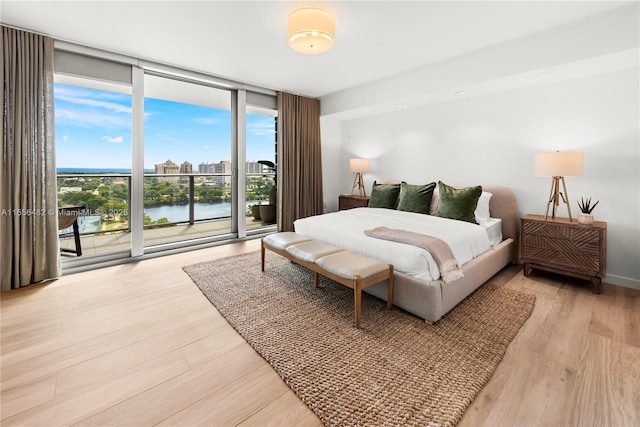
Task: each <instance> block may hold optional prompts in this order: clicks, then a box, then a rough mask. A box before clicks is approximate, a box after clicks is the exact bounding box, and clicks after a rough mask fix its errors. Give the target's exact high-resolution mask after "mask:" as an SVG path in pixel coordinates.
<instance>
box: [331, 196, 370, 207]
mask: <svg viewBox="0 0 640 427" xmlns="http://www.w3.org/2000/svg"><path fill="white" fill-rule="evenodd" d="M369 199H370V198H369V197H368V196H356V195H350V194H342V195H341V196H340V197H339V198H338V209H339V210H341V211H343V210H345V209H353V208H366V207H367V206H369Z"/></svg>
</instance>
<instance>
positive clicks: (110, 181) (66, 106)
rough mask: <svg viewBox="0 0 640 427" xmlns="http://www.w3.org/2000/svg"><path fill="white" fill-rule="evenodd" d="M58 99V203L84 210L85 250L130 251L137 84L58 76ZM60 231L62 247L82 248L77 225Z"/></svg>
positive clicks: (81, 227)
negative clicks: (133, 90) (133, 104)
mask: <svg viewBox="0 0 640 427" xmlns="http://www.w3.org/2000/svg"><path fill="white" fill-rule="evenodd" d="M54 99H55V107H54V108H55V122H56V169H57V173H58V176H57V191H58V206H60V207H69V206H73V207H77V208H80V209H81V210H80V215H79V216H78V219H77V221H78V229H79V233H81V235H82V239H81V242H82V243H81V250H82V252H83V253H84V254H87V255H91V254H96V253H108V252H119V251H127V250H128V249H129V247H130V228H129V211H130V209H129V200H130V196H129V194H130V184H131V86H130V85H127V84H120V83H115V82H104V81H98V80H92V79H88V78H78V77H71V76H64V75H57V76H56V83H55V86H54ZM59 235H60V246H61V248H63V249H73V250H74V251H75V250H76V243H75V239H74V235H73V229H72V227H69V228H67V229H64V230H60V232H59ZM62 254H63V255H64V256H65V258H66V257H72V256H75V255H73V253H72V252H69V251H64V252H62Z"/></svg>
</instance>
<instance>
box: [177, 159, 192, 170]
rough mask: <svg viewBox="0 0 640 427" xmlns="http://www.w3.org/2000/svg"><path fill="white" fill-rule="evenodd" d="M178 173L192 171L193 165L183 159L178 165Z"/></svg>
mask: <svg viewBox="0 0 640 427" xmlns="http://www.w3.org/2000/svg"><path fill="white" fill-rule="evenodd" d="M180 173H193V165H192V164H191V163H189V162H187V161H186V160H185V161H184V162H183V163H182V164H181V165H180Z"/></svg>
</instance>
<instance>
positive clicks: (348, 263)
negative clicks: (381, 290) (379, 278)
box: [316, 251, 389, 280]
mask: <svg viewBox="0 0 640 427" xmlns="http://www.w3.org/2000/svg"><path fill="white" fill-rule="evenodd" d="M316 264H317V265H318V266H319V267H321V268H322V269H324V270H326V271H328V272H329V273H333V274H335V275H336V276H339V277H343V278H345V279H350V280H353V279H355V278H356V276H360V278H361V279H364V278H367V277H369V276H373V275H374V274H376V273H380V272H381V271H385V270H387V269H388V268H389V264H385V263H384V262H382V261H378V260H377V259H373V258H369V257H366V256H364V255H360V254H356V253H353V252H348V251H343V252H338V253H334V254H331V255H327V256H324V257H322V258H319V259H317V260H316Z"/></svg>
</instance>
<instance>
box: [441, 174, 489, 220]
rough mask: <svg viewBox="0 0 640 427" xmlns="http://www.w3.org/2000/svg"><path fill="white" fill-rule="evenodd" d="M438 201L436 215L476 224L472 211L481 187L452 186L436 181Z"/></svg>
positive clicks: (480, 192)
mask: <svg viewBox="0 0 640 427" xmlns="http://www.w3.org/2000/svg"><path fill="white" fill-rule="evenodd" d="M438 190H439V191H440V202H439V203H438V209H437V210H436V216H439V217H443V218H451V219H457V220H460V221H467V222H472V223H474V224H477V222H476V218H475V215H474V211H475V210H476V206H477V205H478V199H479V198H480V195H481V194H482V187H481V186H479V185H478V186H477V187H466V188H454V187H450V186H448V185H446V184H445V183H443V182H442V181H438Z"/></svg>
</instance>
